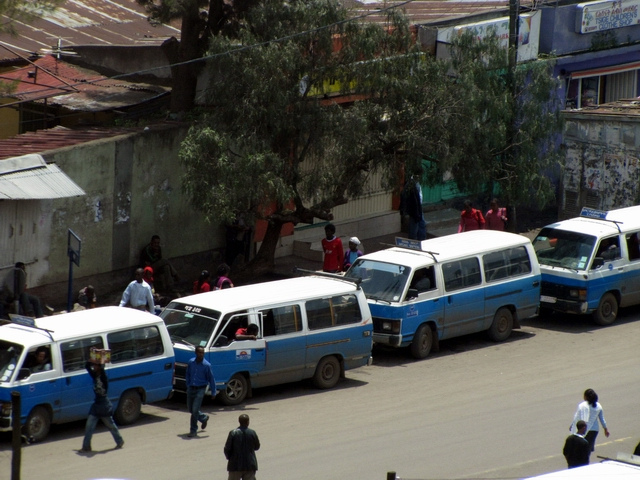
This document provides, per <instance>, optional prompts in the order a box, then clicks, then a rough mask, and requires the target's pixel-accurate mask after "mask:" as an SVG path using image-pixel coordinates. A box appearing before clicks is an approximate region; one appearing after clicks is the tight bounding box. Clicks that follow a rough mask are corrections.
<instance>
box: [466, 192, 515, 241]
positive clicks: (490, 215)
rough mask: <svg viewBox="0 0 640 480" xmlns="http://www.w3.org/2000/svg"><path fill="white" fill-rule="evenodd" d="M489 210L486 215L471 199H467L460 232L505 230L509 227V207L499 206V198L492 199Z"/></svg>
mask: <svg viewBox="0 0 640 480" xmlns="http://www.w3.org/2000/svg"><path fill="white" fill-rule="evenodd" d="M490 207H491V208H489V210H487V213H486V215H485V216H482V212H481V211H480V210H478V209H475V208H473V205H472V204H471V200H465V202H464V210H462V213H461V214H460V225H458V233H460V232H470V231H472V230H483V229H485V230H498V231H500V232H504V231H505V230H506V228H507V222H508V220H509V219H508V218H507V209H506V208H504V207H500V206H498V199H497V198H494V199H493V200H491V203H490Z"/></svg>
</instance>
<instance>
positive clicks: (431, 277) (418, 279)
mask: <svg viewBox="0 0 640 480" xmlns="http://www.w3.org/2000/svg"><path fill="white" fill-rule="evenodd" d="M409 288H415V289H416V290H417V291H418V293H422V292H426V291H427V290H433V289H434V288H436V280H435V272H434V270H433V267H428V268H427V267H424V268H419V269H417V270H416V271H415V272H414V273H413V278H412V279H411V285H410V286H409Z"/></svg>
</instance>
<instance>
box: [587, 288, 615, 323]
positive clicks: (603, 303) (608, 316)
mask: <svg viewBox="0 0 640 480" xmlns="http://www.w3.org/2000/svg"><path fill="white" fill-rule="evenodd" d="M617 316H618V299H617V298H616V296H615V295H614V294H613V293H611V292H607V293H605V294H604V295H603V296H602V298H601V299H600V303H599V304H598V309H597V310H596V311H595V312H593V321H594V322H596V324H598V325H603V326H604V325H611V324H612V323H613V322H614V321H615V320H616V317H617Z"/></svg>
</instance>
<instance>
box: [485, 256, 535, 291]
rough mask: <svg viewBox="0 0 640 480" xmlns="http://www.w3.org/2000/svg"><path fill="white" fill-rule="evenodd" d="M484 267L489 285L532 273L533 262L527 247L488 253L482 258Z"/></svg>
mask: <svg viewBox="0 0 640 480" xmlns="http://www.w3.org/2000/svg"><path fill="white" fill-rule="evenodd" d="M482 265H483V267H484V275H485V278H486V279H487V283H491V282H496V281H498V280H502V279H503V278H507V277H514V276H517V275H524V274H525V273H530V272H531V260H530V259H529V255H528V254H527V249H526V248H525V247H516V248H511V249H509V250H505V251H504V252H491V253H487V254H486V255H483V256H482Z"/></svg>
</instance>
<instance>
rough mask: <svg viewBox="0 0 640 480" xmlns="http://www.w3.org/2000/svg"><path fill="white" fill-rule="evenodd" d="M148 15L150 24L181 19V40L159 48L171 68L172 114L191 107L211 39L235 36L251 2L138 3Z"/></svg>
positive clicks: (178, 0)
mask: <svg viewBox="0 0 640 480" xmlns="http://www.w3.org/2000/svg"><path fill="white" fill-rule="evenodd" d="M137 2H138V3H139V4H140V5H142V6H144V7H145V9H146V11H147V12H148V13H149V21H150V22H152V23H170V22H172V21H174V20H177V19H180V20H181V26H180V40H177V39H176V38H173V37H172V38H170V39H169V40H166V41H165V42H164V43H163V45H162V49H163V51H164V53H165V55H166V57H167V59H168V60H169V63H170V65H171V78H172V82H173V85H172V89H171V106H170V108H171V111H172V112H175V113H178V112H187V111H189V110H191V109H192V108H193V105H194V100H195V95H196V85H197V80H198V73H199V72H200V71H201V69H202V62H200V61H198V60H200V59H202V56H203V55H204V53H205V52H206V50H207V46H208V43H209V40H210V38H211V37H212V36H215V35H219V34H225V35H226V36H227V37H229V38H232V37H234V36H235V35H236V34H237V31H238V28H239V24H240V22H241V21H242V18H243V16H244V13H245V11H246V9H247V8H248V7H249V5H251V4H252V3H253V0H238V1H234V2H225V1H224V0H211V1H209V0H137Z"/></svg>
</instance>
